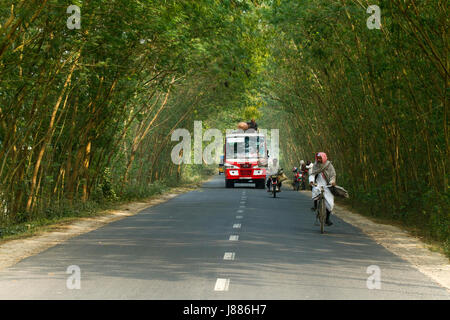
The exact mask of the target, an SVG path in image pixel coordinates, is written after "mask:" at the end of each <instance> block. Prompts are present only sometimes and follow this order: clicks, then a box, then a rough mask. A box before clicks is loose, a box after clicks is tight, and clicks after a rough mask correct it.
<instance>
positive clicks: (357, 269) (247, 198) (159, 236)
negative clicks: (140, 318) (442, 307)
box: [0, 176, 450, 300]
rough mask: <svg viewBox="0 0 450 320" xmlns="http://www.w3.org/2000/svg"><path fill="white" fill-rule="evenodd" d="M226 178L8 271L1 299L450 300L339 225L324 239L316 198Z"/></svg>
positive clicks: (2, 274) (2, 276) (0, 274)
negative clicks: (229, 183) (273, 192)
mask: <svg viewBox="0 0 450 320" xmlns="http://www.w3.org/2000/svg"><path fill="white" fill-rule="evenodd" d="M223 179H224V178H223V176H217V177H214V178H213V179H212V180H210V181H208V182H207V183H205V184H204V185H203V186H202V187H201V188H199V189H197V190H195V191H192V192H189V193H185V194H182V195H179V196H177V197H175V198H173V199H171V200H169V201H167V202H165V203H162V204H159V205H156V206H153V207H150V208H147V209H145V210H143V211H141V212H140V213H138V214H137V215H134V216H131V217H127V218H124V219H122V220H119V221H115V222H113V223H110V224H108V225H106V226H104V227H101V228H99V229H97V230H95V231H92V232H89V233H85V234H83V235H80V236H77V237H74V238H71V239H70V240H68V241H66V242H64V243H62V244H59V245H57V246H54V247H52V248H50V249H48V250H46V251H43V252H41V253H40V254H37V255H35V256H31V257H29V258H26V259H24V260H22V261H21V262H19V263H17V264H16V265H14V266H13V267H10V268H8V269H5V270H3V271H0V299H157V300H158V299H167V300H173V299H177V300H178V299H188V300H197V299H212V300H215V299H239V300H240V299H251V300H259V299H261V300H265V299H271V300H272V299H275V300H277V299H288V300H292V299H295V300H297V299H447V300H448V299H449V298H450V294H449V293H448V291H447V290H445V289H444V288H442V287H441V286H439V285H438V284H437V283H435V282H434V281H433V280H431V279H430V278H428V277H427V276H425V275H424V274H422V273H420V272H419V271H417V270H416V269H415V268H413V267H412V266H411V265H409V264H408V263H407V262H406V261H404V260H402V259H400V258H399V257H397V256H395V255H394V254H392V253H391V252H389V251H388V250H386V249H385V248H384V247H382V246H380V245H379V244H377V243H376V242H374V241H373V240H371V239H370V238H369V237H368V236H366V235H365V234H364V233H362V232H361V231H360V230H359V229H357V228H355V227H353V226H352V225H349V224H347V223H345V222H343V221H342V220H340V219H338V218H337V217H335V216H333V217H332V221H333V222H334V225H333V226H331V227H327V228H326V233H325V234H320V232H319V227H318V226H316V225H314V222H315V216H314V213H313V212H312V211H311V210H310V207H311V205H312V202H311V199H310V198H309V197H308V195H307V194H305V193H301V192H294V191H292V190H290V188H288V187H286V188H284V189H283V191H282V192H281V193H280V194H279V195H278V197H277V198H276V199H274V198H272V197H271V196H270V194H269V193H267V192H266V191H265V190H259V189H254V188H252V187H246V186H242V187H236V188H234V189H226V188H225V187H224V181H223ZM70 266H74V267H71V268H69V267H70ZM68 268H69V271H71V272H72V273H68ZM368 268H369V271H371V272H373V271H374V270H375V271H376V272H375V273H370V272H369V273H368ZM73 270H75V271H73ZM73 272H74V273H73ZM378 280H379V281H378Z"/></svg>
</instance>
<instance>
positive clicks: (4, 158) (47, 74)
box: [0, 0, 450, 252]
mask: <svg viewBox="0 0 450 320" xmlns="http://www.w3.org/2000/svg"><path fill="white" fill-rule="evenodd" d="M71 4H74V5H78V6H79V7H80V8H81V28H80V29H73V30H71V29H69V28H68V27H67V19H68V17H69V14H67V12H66V10H67V7H68V3H67V1H62V0H39V1H38V0H13V1H11V0H9V1H8V0H0V26H1V28H0V227H1V226H8V225H14V224H18V223H23V222H26V221H34V220H36V219H41V218H45V217H49V216H52V215H54V214H55V212H56V211H57V210H56V209H55V208H59V207H64V208H71V207H75V206H77V204H79V203H89V202H103V201H111V200H117V199H130V198H139V197H145V196H146V195H148V194H151V193H152V192H154V190H155V188H156V185H161V184H165V185H177V184H180V183H182V182H183V181H184V179H188V178H189V177H192V176H196V175H197V174H199V172H200V170H201V166H198V167H196V166H187V165H180V166H177V165H175V164H173V163H172V162H171V160H170V154H171V148H172V147H173V143H172V142H171V141H170V137H171V133H172V132H173V131H174V130H175V129H176V128H187V129H188V130H191V132H192V128H193V122H194V120H203V121H204V124H205V127H206V128H207V127H215V128H219V129H225V128H227V127H233V126H235V123H236V121H240V120H248V118H249V117H252V116H253V117H257V118H258V121H259V122H260V126H264V127H266V128H268V129H270V128H279V129H280V133H281V149H282V154H283V164H284V165H285V166H298V163H299V161H300V159H305V160H307V159H309V160H312V159H313V154H314V153H315V152H317V151H324V152H326V153H327V154H328V156H329V158H330V159H331V161H332V162H333V164H334V165H335V167H336V170H337V172H338V184H340V185H342V186H344V187H345V188H346V189H348V190H349V191H350V193H351V195H352V198H351V200H350V201H351V202H352V203H353V204H354V205H356V206H358V207H359V208H361V209H362V210H361V213H363V214H369V215H373V216H377V217H385V218H389V219H394V220H398V221H400V222H401V223H403V224H406V225H410V226H417V227H418V228H419V229H420V230H421V232H422V235H426V236H429V237H431V238H432V239H435V240H438V241H440V242H442V243H444V245H446V248H447V252H449V251H448V250H449V247H450V240H449V239H450V231H449V226H450V210H449V207H450V206H449V202H450V200H449V193H448V188H449V185H448V170H447V167H448V152H449V145H448V137H449V135H448V129H447V125H448V120H447V109H448V102H447V99H448V94H449V75H448V73H449V59H448V48H449V39H450V37H448V25H449V23H448V14H447V9H448V3H447V1H445V0H421V1H419V0H377V1H367V0H336V1H329V0H309V1H288V0H266V1H264V0H260V1H257V0H253V1H250V0H240V1H239V0H223V1H218V0H217V1H216V0H198V1H189V0H177V1H175V0H172V1H171V0H168V1H150V0H141V1H125V0H109V1H105V0H90V1H81V0H79V1H75V0H74V1H71ZM374 4H376V5H378V6H379V7H380V8H381V18H382V26H381V29H373V30H370V29H368V28H367V26H366V21H367V18H368V17H369V14H367V13H366V9H367V7H368V6H370V5H374ZM58 212H59V211H58ZM58 214H60V213H58Z"/></svg>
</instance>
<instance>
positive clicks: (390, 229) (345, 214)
mask: <svg viewBox="0 0 450 320" xmlns="http://www.w3.org/2000/svg"><path fill="white" fill-rule="evenodd" d="M334 214H335V215H336V216H337V217H339V218H341V219H342V220H344V221H345V222H347V223H349V224H351V225H353V226H355V227H357V228H359V229H361V231H363V232H364V233H365V234H367V235H368V236H370V237H371V238H372V239H373V240H374V241H375V242H377V243H378V244H380V245H382V246H383V247H385V248H386V249H387V250H389V251H390V252H392V253H394V254H395V255H397V256H399V257H400V258H402V259H403V260H406V261H408V262H409V263H410V264H411V265H412V266H414V267H415V268H416V269H417V270H419V271H420V272H422V273H423V274H425V275H427V276H428V277H430V278H432V279H433V280H434V281H436V282H437V283H439V284H440V285H441V286H443V287H444V288H446V289H447V290H449V291H450V262H449V259H448V258H447V257H446V256H445V255H443V254H441V253H438V252H433V251H431V250H430V249H429V245H427V244H426V243H424V242H423V241H421V240H420V239H418V238H416V237H413V236H411V235H410V234H408V232H407V231H405V230H402V229H400V228H399V227H396V226H391V225H386V224H380V223H376V222H374V221H372V220H370V219H368V218H366V217H364V216H362V215H360V214H358V213H355V212H352V211H351V210H350V209H348V208H344V207H343V206H341V205H335V209H334Z"/></svg>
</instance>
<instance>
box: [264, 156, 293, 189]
mask: <svg viewBox="0 0 450 320" xmlns="http://www.w3.org/2000/svg"><path fill="white" fill-rule="evenodd" d="M272 175H277V177H278V190H279V192H281V184H282V182H283V181H284V180H286V179H288V177H287V176H286V175H285V174H284V171H283V169H280V168H278V160H277V159H276V158H274V159H272V165H270V164H269V167H268V168H267V182H266V186H267V192H271V190H270V176H272Z"/></svg>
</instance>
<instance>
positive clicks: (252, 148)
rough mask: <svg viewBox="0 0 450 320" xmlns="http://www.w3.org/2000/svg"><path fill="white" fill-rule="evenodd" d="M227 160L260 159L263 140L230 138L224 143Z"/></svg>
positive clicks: (263, 152)
mask: <svg viewBox="0 0 450 320" xmlns="http://www.w3.org/2000/svg"><path fill="white" fill-rule="evenodd" d="M226 155H227V159H245V158H247V159H248V158H262V157H264V156H265V140H264V137H261V136H247V137H232V138H227V141H226Z"/></svg>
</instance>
